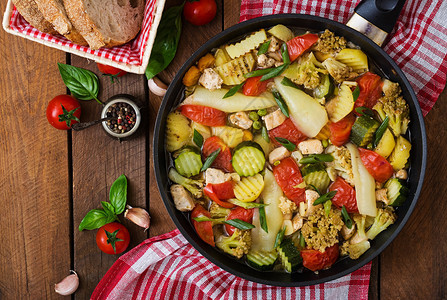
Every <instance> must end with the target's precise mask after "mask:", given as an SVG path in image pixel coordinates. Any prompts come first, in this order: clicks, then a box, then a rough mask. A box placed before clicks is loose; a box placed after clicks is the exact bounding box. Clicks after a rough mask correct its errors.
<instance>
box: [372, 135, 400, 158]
mask: <svg viewBox="0 0 447 300" xmlns="http://www.w3.org/2000/svg"><path fill="white" fill-rule="evenodd" d="M395 145H396V141H395V140H394V135H393V134H392V133H391V130H389V129H387V130H385V133H384V134H383V136H382V138H381V139H380V141H379V144H378V145H377V147H376V148H375V149H374V151H375V152H376V153H377V154H379V155H381V156H383V157H385V158H388V156H390V154H391V152H393V149H394V146H395Z"/></svg>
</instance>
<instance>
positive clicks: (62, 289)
mask: <svg viewBox="0 0 447 300" xmlns="http://www.w3.org/2000/svg"><path fill="white" fill-rule="evenodd" d="M70 272H72V273H73V274H70V275H68V276H67V277H65V278H64V279H62V281H61V282H59V283H56V284H55V285H54V290H55V291H56V293H58V294H60V295H63V296H66V295H71V294H73V293H74V292H76V290H77V289H78V286H79V277H78V274H76V272H75V271H73V270H71V271H70Z"/></svg>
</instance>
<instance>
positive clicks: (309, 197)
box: [304, 190, 323, 217]
mask: <svg viewBox="0 0 447 300" xmlns="http://www.w3.org/2000/svg"><path fill="white" fill-rule="evenodd" d="M318 198H320V195H319V194H318V193H317V192H316V191H314V190H306V204H307V209H306V212H305V213H304V217H308V216H310V215H312V214H313V213H314V212H315V211H317V210H318V209H319V208H320V207H322V206H323V205H321V204H318V205H314V202H315V200H317V199H318Z"/></svg>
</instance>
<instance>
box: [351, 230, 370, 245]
mask: <svg viewBox="0 0 447 300" xmlns="http://www.w3.org/2000/svg"><path fill="white" fill-rule="evenodd" d="M352 227H354V226H352ZM366 240H368V238H367V237H366V235H365V236H360V234H359V232H358V231H357V232H356V233H355V234H354V236H353V237H352V238H351V239H350V240H349V243H350V244H351V245H352V244H358V243H361V242H364V241H366Z"/></svg>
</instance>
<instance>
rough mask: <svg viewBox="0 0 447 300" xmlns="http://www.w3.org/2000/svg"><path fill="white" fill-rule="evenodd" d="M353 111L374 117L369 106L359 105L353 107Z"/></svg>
mask: <svg viewBox="0 0 447 300" xmlns="http://www.w3.org/2000/svg"><path fill="white" fill-rule="evenodd" d="M355 111H356V112H357V113H359V114H360V115H365V116H369V117H371V118H373V117H374V112H373V111H372V110H371V108H368V107H364V106H359V107H356V108H355Z"/></svg>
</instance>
